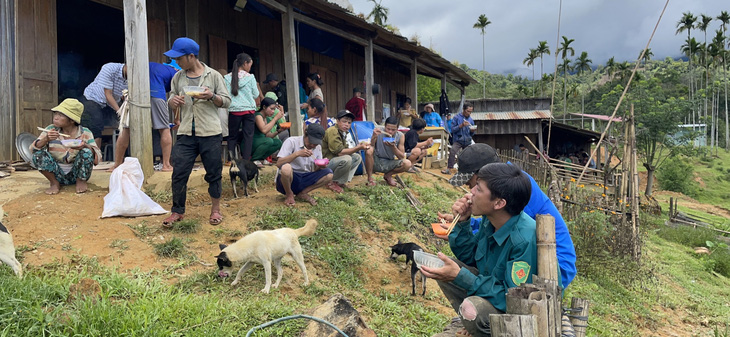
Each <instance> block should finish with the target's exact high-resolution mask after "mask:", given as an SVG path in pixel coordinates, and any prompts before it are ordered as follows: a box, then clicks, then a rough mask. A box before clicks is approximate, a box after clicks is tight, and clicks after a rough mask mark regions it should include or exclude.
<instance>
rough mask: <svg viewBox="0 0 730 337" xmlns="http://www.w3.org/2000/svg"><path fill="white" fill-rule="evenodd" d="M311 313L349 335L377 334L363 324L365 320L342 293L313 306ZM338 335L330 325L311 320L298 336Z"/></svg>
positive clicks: (358, 336)
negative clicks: (315, 306)
mask: <svg viewBox="0 0 730 337" xmlns="http://www.w3.org/2000/svg"><path fill="white" fill-rule="evenodd" d="M311 315H312V316H314V317H318V318H321V319H323V320H325V321H327V322H330V323H332V325H334V326H336V327H338V328H339V329H340V330H342V332H344V333H346V334H347V335H348V336H350V337H376V336H377V335H376V334H375V331H373V330H372V329H370V328H368V326H367V324H365V321H363V319H362V317H360V313H359V312H358V311H357V310H356V309H355V308H353V307H352V303H350V301H349V300H348V299H346V298H345V296H343V295H342V294H335V295H334V296H332V297H330V299H329V300H327V302H325V303H323V304H322V305H320V306H318V307H317V308H315V309H314V312H312V314H311ZM338 336H342V335H341V334H340V333H339V332H337V331H336V330H334V329H332V327H330V326H328V325H326V324H324V323H320V322H316V321H311V322H310V323H309V325H308V326H307V329H306V330H304V332H302V334H301V335H300V337H338Z"/></svg>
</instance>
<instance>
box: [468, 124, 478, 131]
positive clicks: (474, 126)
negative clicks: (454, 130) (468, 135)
mask: <svg viewBox="0 0 730 337" xmlns="http://www.w3.org/2000/svg"><path fill="white" fill-rule="evenodd" d="M476 129H477V126H476V125H469V130H471V131H476Z"/></svg>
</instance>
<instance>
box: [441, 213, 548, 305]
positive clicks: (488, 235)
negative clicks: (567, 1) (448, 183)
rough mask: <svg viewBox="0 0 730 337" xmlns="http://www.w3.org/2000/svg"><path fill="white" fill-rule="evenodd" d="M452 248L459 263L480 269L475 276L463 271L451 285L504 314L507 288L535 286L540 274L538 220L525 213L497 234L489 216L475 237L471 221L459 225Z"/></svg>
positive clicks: (510, 221)
mask: <svg viewBox="0 0 730 337" xmlns="http://www.w3.org/2000/svg"><path fill="white" fill-rule="evenodd" d="M449 245H450V247H451V251H452V252H453V253H454V255H455V256H456V258H457V259H459V261H461V262H463V263H465V264H467V265H468V266H474V267H476V268H477V269H478V270H479V275H474V274H473V273H472V272H471V271H469V270H468V269H467V268H461V270H460V271H459V274H458V275H457V276H456V278H455V279H454V280H453V281H452V283H453V284H454V285H456V286H458V287H461V288H463V289H464V290H466V294H467V296H479V297H482V298H484V299H486V300H488V301H489V303H491V304H492V305H493V306H494V307H495V308H497V309H499V310H502V311H507V303H506V301H505V293H506V292H507V289H509V288H513V287H516V286H519V285H520V284H522V283H532V274H537V239H536V233H535V220H533V219H532V218H530V217H529V216H528V215H527V214H525V212H520V214H518V215H515V216H513V217H511V218H510V219H509V220H507V222H506V223H505V224H504V225H502V227H501V228H500V229H499V230H497V231H496V232H495V231H494V226H492V224H491V223H490V222H489V220H487V218H486V217H482V225H481V227H480V228H479V232H477V234H476V235H473V234H472V233H471V228H470V227H469V221H464V222H460V223H458V224H457V225H456V226H455V227H454V230H453V231H452V232H451V234H450V235H449Z"/></svg>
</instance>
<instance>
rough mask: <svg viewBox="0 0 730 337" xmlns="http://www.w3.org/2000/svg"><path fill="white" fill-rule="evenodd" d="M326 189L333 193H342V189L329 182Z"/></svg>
mask: <svg viewBox="0 0 730 337" xmlns="http://www.w3.org/2000/svg"><path fill="white" fill-rule="evenodd" d="M327 188H329V189H331V190H332V191H334V192H335V193H342V187H340V185H338V184H337V183H336V182H334V181H331V182H329V183H328V184H327Z"/></svg>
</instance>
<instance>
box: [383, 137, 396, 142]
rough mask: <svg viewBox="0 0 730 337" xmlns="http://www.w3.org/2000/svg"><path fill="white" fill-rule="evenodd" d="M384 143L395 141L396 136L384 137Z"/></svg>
mask: <svg viewBox="0 0 730 337" xmlns="http://www.w3.org/2000/svg"><path fill="white" fill-rule="evenodd" d="M383 142H384V143H395V137H383Z"/></svg>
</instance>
